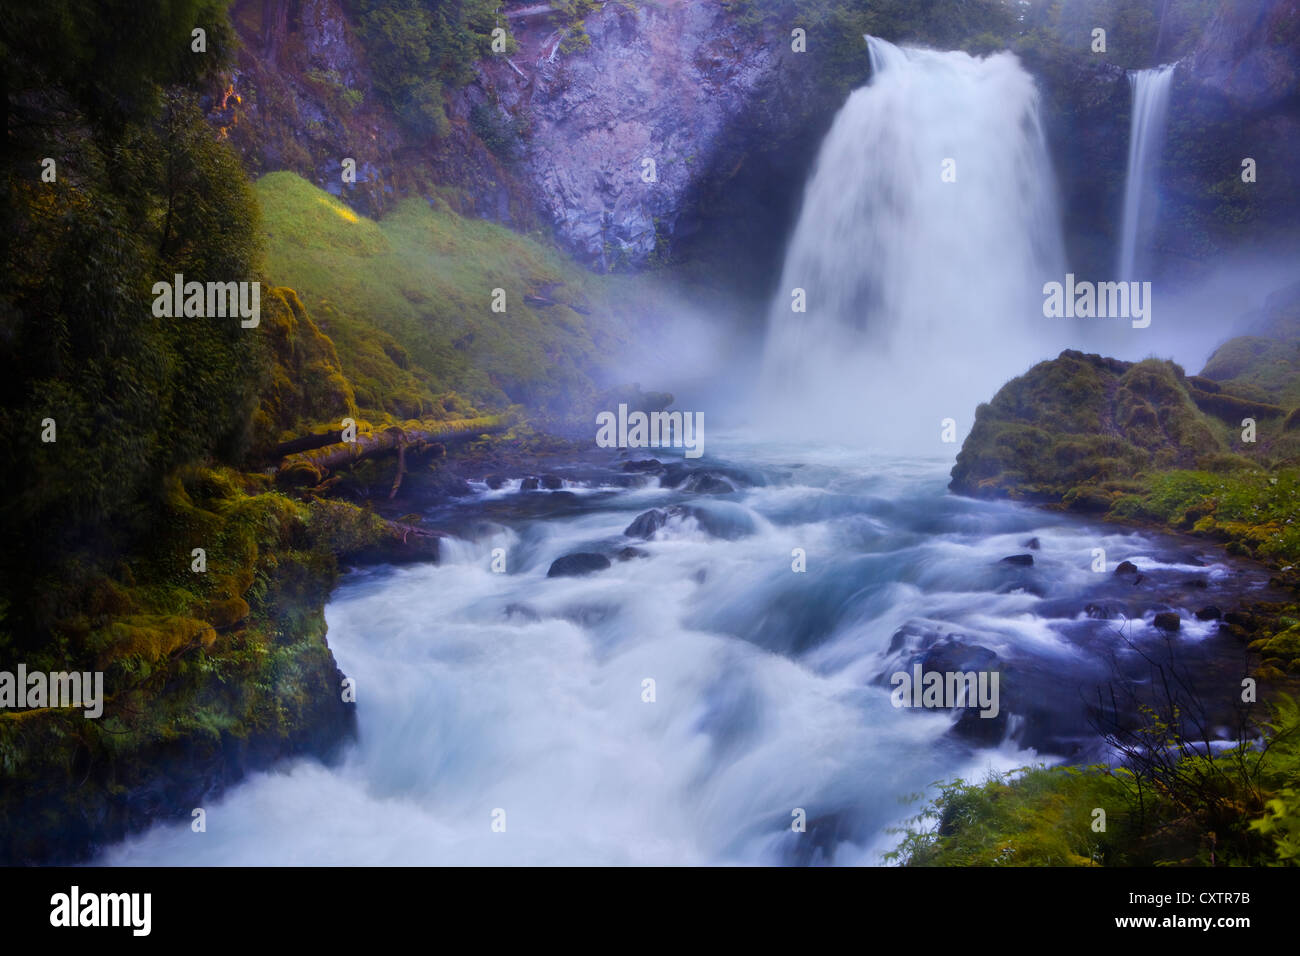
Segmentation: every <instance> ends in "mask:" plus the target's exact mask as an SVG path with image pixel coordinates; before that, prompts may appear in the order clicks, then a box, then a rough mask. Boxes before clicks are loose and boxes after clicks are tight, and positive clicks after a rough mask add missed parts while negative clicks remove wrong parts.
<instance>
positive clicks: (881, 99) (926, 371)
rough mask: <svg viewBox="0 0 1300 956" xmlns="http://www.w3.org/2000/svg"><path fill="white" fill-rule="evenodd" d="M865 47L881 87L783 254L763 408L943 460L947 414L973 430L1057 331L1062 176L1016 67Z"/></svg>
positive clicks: (836, 152)
mask: <svg viewBox="0 0 1300 956" xmlns="http://www.w3.org/2000/svg"><path fill="white" fill-rule="evenodd" d="M867 44H868V47H869V51H870V56H871V64H872V71H873V77H872V80H871V82H870V83H869V84H868V85H867V86H864V87H862V88H861V89H859V90H857V91H855V92H854V93H853V94H852V95H851V96H850V97H849V99H848V101H847V102H846V103H845V105H844V107H843V108H842V109H841V110H840V112H839V115H838V116H837V117H836V119H835V122H834V124H833V125H832V127H831V130H830V132H829V133H828V134H827V136H826V140H825V142H824V143H823V145H822V148H821V152H820V154H819V156H818V159H817V163H816V167H815V169H814V172H813V174H812V176H811V178H810V180H809V182H808V185H807V188H806V193H805V197H804V202H803V208H802V211H801V214H800V217H799V221H798V225H797V226H796V228H795V231H794V234H793V237H792V239H791V242H790V246H789V249H788V251H787V255H786V260H785V266H784V269H783V273H782V279H781V285H780V288H779V290H778V292H777V295H776V298H775V301H774V303H773V305H772V310H771V316H770V331H769V336H768V344H767V350H766V355H765V359H764V372H763V376H762V388H761V394H762V399H760V401H762V402H763V403H764V404H766V405H767V406H768V407H767V408H766V409H765V411H764V418H765V419H766V420H767V421H768V422H769V423H771V424H773V425H775V426H776V429H777V430H779V431H783V432H787V433H788V432H789V429H790V428H791V427H792V426H795V425H796V424H797V427H798V428H799V433H800V434H807V430H808V429H809V428H810V427H814V426H818V425H819V426H823V429H822V430H823V432H824V433H825V434H824V437H832V438H834V439H837V440H854V439H857V440H859V441H861V440H863V439H865V440H867V442H868V443H873V444H877V445H885V444H887V445H888V447H890V448H893V449H897V448H900V447H901V448H910V449H916V448H918V447H925V448H928V449H930V450H935V446H934V442H935V441H936V440H937V436H938V434H939V422H940V420H941V419H943V418H948V417H951V418H954V419H956V420H958V426H959V433H960V432H964V431H965V430H966V429H967V428H969V425H970V421H969V415H970V413H971V411H973V409H974V407H975V405H976V403H977V402H979V401H982V400H984V399H987V397H988V396H989V395H991V394H992V393H993V392H994V391H995V390H996V389H997V387H998V386H999V385H1001V384H1002V383H1003V382H1004V381H1005V380H1006V379H1007V378H1009V377H1010V376H1011V375H1014V374H1017V373H1019V372H1020V371H1022V370H1023V369H1024V367H1025V366H1026V365H1027V364H1029V363H1030V362H1032V361H1034V360H1036V359H1040V358H1042V357H1043V354H1044V352H1045V351H1047V349H1046V348H1045V345H1044V337H1045V336H1049V337H1050V336H1052V335H1054V334H1055V333H1054V331H1053V327H1051V326H1048V325H1045V323H1044V319H1043V315H1042V286H1043V283H1044V282H1045V281H1048V280H1049V279H1051V278H1056V279H1058V280H1059V279H1060V278H1061V274H1062V273H1063V266H1062V259H1063V257H1062V252H1061V245H1062V244H1061V238H1060V221H1059V214H1058V210H1057V206H1056V200H1055V187H1054V178H1053V175H1052V171H1051V164H1050V160H1049V156H1048V152H1047V146H1046V142H1045V139H1044V136H1043V130H1042V126H1041V124H1040V122H1039V116H1038V95H1037V91H1036V88H1035V86H1034V82H1033V79H1032V78H1031V77H1030V76H1029V74H1028V73H1026V72H1025V70H1024V69H1023V68H1022V67H1021V65H1020V63H1019V61H1018V60H1017V59H1016V57H1015V56H1013V55H1012V54H1010V53H999V54H996V55H993V56H989V57H985V58H982V59H977V58H974V57H971V56H969V55H967V54H965V53H961V52H936V51H932V50H921V49H901V48H899V47H897V46H894V45H893V44H890V43H887V42H885V41H883V40H879V39H876V38H874V37H868V38H867ZM796 289H802V290H804V294H805V296H806V312H796V311H794V301H795V300H794V294H795V293H794V290H796ZM1057 328H1059V326H1058V327H1057ZM873 411H874V413H875V414H872V412H873ZM867 417H870V418H871V419H872V424H871V432H870V434H863V431H862V426H861V424H860V422H861V420H862V419H864V418H867ZM952 447H955V446H952Z"/></svg>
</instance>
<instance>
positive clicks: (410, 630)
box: [100, 438, 1240, 865]
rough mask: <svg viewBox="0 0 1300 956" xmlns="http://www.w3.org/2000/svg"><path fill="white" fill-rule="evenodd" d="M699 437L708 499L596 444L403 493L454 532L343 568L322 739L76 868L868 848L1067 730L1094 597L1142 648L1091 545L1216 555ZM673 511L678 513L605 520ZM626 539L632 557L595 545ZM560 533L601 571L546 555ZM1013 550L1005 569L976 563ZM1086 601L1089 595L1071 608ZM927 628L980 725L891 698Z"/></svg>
mask: <svg viewBox="0 0 1300 956" xmlns="http://www.w3.org/2000/svg"><path fill="white" fill-rule="evenodd" d="M712 441H713V443H714V445H713V450H714V451H715V452H717V451H721V452H722V453H723V454H724V456H725V460H724V461H723V462H722V463H719V460H718V459H717V458H715V457H714V456H713V455H710V457H709V458H705V459H702V460H701V461H700V462H698V463H696V465H697V466H698V467H704V468H709V469H710V473H711V474H713V475H724V476H725V475H730V479H729V481H730V482H731V483H733V484H735V485H737V488H736V490H735V491H732V492H730V493H714V494H702V493H697V492H692V491H688V490H685V486H689V485H690V484H691V483H690V482H686V483H684V485H683V486H682V487H678V488H665V487H662V479H661V478H659V477H655V476H652V475H651V476H643V475H636V474H630V473H627V472H623V471H622V470H621V469H620V465H621V462H619V461H616V460H615V459H614V456H613V454H612V453H607V456H606V457H607V464H605V465H590V464H587V465H581V464H579V465H575V466H573V467H570V468H568V469H567V472H562V473H568V474H570V475H579V476H580V477H577V478H574V479H572V480H570V481H568V482H566V484H567V485H568V486H569V487H567V488H566V489H565V490H564V491H560V492H555V491H545V490H539V491H520V490H519V488H518V485H519V483H518V481H512V482H510V483H508V484H507V485H506V486H504V487H502V488H500V489H498V490H496V491H488V490H487V489H486V487H485V486H481V485H480V486H479V487H478V489H477V491H476V494H475V496H474V497H473V498H472V499H462V500H461V501H460V502H459V503H458V504H454V505H450V506H442V507H440V508H438V509H435V510H433V511H431V512H430V514H429V517H428V519H427V520H428V521H430V522H432V523H435V524H436V526H439V527H446V528H450V529H453V530H455V532H456V533H457V534H458V535H459V536H458V537H455V538H452V539H449V540H448V541H447V542H446V547H445V548H444V555H443V560H442V561H441V562H440V563H439V564H436V565H434V564H429V565H420V566H412V567H404V568H381V569H372V570H366V571H361V572H356V573H353V574H352V575H350V576H349V577H348V578H347V579H345V583H344V585H343V586H342V587H341V588H340V589H339V591H338V592H337V593H336V595H335V597H334V599H333V600H332V602H331V603H330V605H329V606H328V609H327V618H328V622H329V640H330V644H331V646H332V647H333V649H334V652H335V654H336V656H337V658H338V662H339V665H340V666H341V668H342V669H343V671H344V672H345V673H346V674H347V675H348V676H350V677H352V678H354V679H355V681H356V686H357V713H358V723H359V737H358V741H357V742H356V743H355V745H353V746H351V747H350V749H349V750H348V751H347V753H346V754H345V755H344V757H343V758H342V760H341V761H340V762H339V763H338V764H337V765H335V766H332V767H326V766H323V765H322V764H320V763H318V762H316V761H313V760H310V759H302V760H299V761H296V762H292V763H289V764H287V765H285V766H283V767H281V768H279V769H278V770H276V771H275V772H270V773H263V774H259V775H256V776H254V777H252V778H250V779H249V780H247V781H246V782H245V783H243V784H242V785H240V786H237V787H235V788H234V789H232V790H231V791H229V792H228V793H227V794H226V795H225V796H224V797H223V798H222V799H220V800H219V801H216V802H214V803H213V805H211V806H209V807H207V808H206V809H207V832H206V833H193V832H191V829H190V826H189V825H188V823H187V822H185V823H179V824H167V825H158V826H155V827H154V828H153V829H152V830H150V831H148V832H146V833H144V834H142V835H139V836H136V837H133V838H131V839H129V840H128V841H126V842H125V843H123V844H121V845H118V846H116V847H114V848H112V849H111V850H109V851H108V852H107V853H106V854H105V855H104V856H103V857H102V858H101V860H100V862H104V863H113V864H142V863H147V864H174V865H185V864H216V865H221V864H507V863H509V864H530V863H531V864H596V863H603V864H638V863H641V864H704V863H736V864H757V863H816V862H834V863H841V864H853V863H875V862H879V861H880V858H881V856H880V855H881V853H882V852H883V851H885V850H887V849H889V848H890V847H892V846H893V845H894V844H895V843H896V842H897V836H896V835H894V834H892V833H890V832H888V831H889V828H891V827H892V826H895V825H897V824H899V823H900V821H902V820H903V819H904V818H906V817H908V816H909V815H910V814H912V813H914V812H915V809H916V807H915V806H914V805H909V804H908V803H907V802H905V800H904V798H905V797H906V796H907V795H909V794H913V793H917V792H920V791H923V790H925V789H926V788H927V786H928V785H929V784H931V783H932V782H933V781H936V780H940V779H945V778H949V777H951V776H955V775H960V776H966V777H972V776H974V777H982V776H983V775H984V774H985V773H986V772H987V771H989V770H1005V769H1009V768H1012V767H1016V766H1021V765H1024V764H1026V763H1030V762H1034V761H1052V760H1055V759H1060V758H1061V757H1063V756H1066V755H1067V751H1072V752H1073V753H1072V755H1073V756H1074V757H1075V758H1076V759H1078V758H1079V757H1081V756H1087V755H1089V754H1090V753H1092V752H1094V751H1095V743H1096V738H1095V735H1094V734H1093V732H1092V730H1091V728H1090V727H1089V726H1088V725H1087V720H1086V716H1085V713H1084V709H1083V707H1082V705H1081V701H1082V699H1083V698H1085V697H1086V696H1087V695H1088V694H1089V693H1090V692H1091V691H1092V688H1093V687H1094V686H1095V685H1097V684H1099V683H1103V682H1105V681H1106V680H1108V679H1109V678H1111V677H1113V676H1114V671H1113V668H1114V667H1115V666H1116V657H1117V656H1118V659H1119V661H1120V666H1122V662H1123V660H1125V659H1127V658H1126V657H1125V655H1128V656H1129V657H1131V656H1132V653H1131V651H1130V650H1129V649H1127V645H1126V642H1125V639H1124V637H1123V636H1121V624H1120V620H1119V618H1118V615H1120V614H1121V613H1126V614H1127V615H1128V616H1129V617H1131V618H1133V620H1132V622H1131V623H1130V624H1129V625H1128V626H1127V628H1126V629H1124V630H1123V632H1122V633H1123V634H1124V635H1127V637H1128V638H1129V639H1130V640H1135V641H1137V642H1139V643H1141V642H1142V641H1147V642H1152V643H1157V642H1158V641H1159V638H1158V636H1157V632H1156V630H1155V629H1154V628H1153V627H1152V626H1151V618H1152V616H1153V614H1154V608H1155V605H1150V602H1149V601H1148V602H1147V603H1148V605H1150V606H1146V607H1143V606H1134V605H1133V604H1132V602H1128V603H1126V599H1125V598H1124V597H1123V593H1124V592H1114V591H1108V590H1107V589H1113V588H1115V587H1117V586H1118V585H1116V584H1115V582H1114V580H1113V579H1114V578H1115V575H1114V574H1113V573H1112V571H1113V568H1114V565H1115V563H1116V562H1117V561H1118V560H1120V559H1122V558H1128V559H1130V560H1132V561H1134V562H1135V563H1136V564H1137V565H1138V567H1139V568H1140V569H1142V570H1143V571H1144V572H1145V574H1146V575H1148V576H1149V577H1151V578H1152V579H1156V578H1159V576H1160V575H1161V574H1164V575H1166V576H1167V577H1168V578H1169V579H1170V580H1174V579H1177V578H1180V577H1186V576H1187V575H1189V574H1196V575H1199V576H1200V578H1201V582H1200V586H1201V587H1202V588H1203V587H1204V586H1205V582H1206V581H1208V582H1209V583H1210V586H1211V587H1214V586H1216V584H1217V583H1218V582H1220V581H1224V580H1226V579H1228V578H1231V577H1232V576H1233V575H1234V574H1238V573H1240V572H1236V571H1234V570H1233V569H1231V568H1228V567H1225V566H1222V565H1216V564H1213V563H1210V564H1204V563H1203V562H1202V561H1201V560H1200V559H1199V558H1197V557H1195V556H1194V555H1191V554H1187V553H1183V552H1180V551H1179V550H1178V549H1179V548H1180V547H1183V546H1184V545H1182V543H1180V542H1172V543H1171V542H1162V541H1153V540H1148V539H1145V538H1143V537H1141V536H1139V535H1135V534H1132V533H1127V532H1122V531H1119V530H1116V529H1114V528H1104V529H1103V528H1097V527H1089V526H1088V525H1086V524H1083V523H1080V522H1078V521H1076V520H1073V519H1069V518H1066V517H1059V516H1054V515H1049V514H1047V513H1044V512H1041V511H1037V510H1033V509H1029V508H1026V507H1022V506H1018V505H1013V504H1006V503H991V502H981V501H974V500H970V499H965V498H960V497H956V496H952V495H949V494H948V493H947V492H946V488H945V486H946V481H947V470H948V467H949V463H948V462H947V461H942V460H924V459H899V458H889V457H880V456H875V455H871V454H869V453H866V452H861V451H858V452H853V451H849V450H840V449H829V448H823V449H820V450H818V449H804V450H802V451H801V453H800V458H799V460H798V461H793V460H791V459H790V457H789V448H788V447H772V446H763V445H757V444H751V443H744V442H739V441H736V440H732V441H724V440H718V439H716V438H715V439H712ZM665 460H666V461H667V460H668V459H665ZM723 480H728V479H726V478H724V479H723ZM629 486H630V487H629ZM714 490H715V491H716V490H717V489H716V487H715V489H714ZM674 504H676V505H686V506H689V507H693V508H697V509H700V510H698V511H697V512H695V513H693V514H685V515H677V516H675V517H671V518H670V519H669V521H668V523H667V524H666V525H665V526H664V527H662V528H661V529H659V530H658V531H657V532H656V533H655V534H654V536H653V537H652V538H651V539H650V540H642V539H639V538H630V537H628V536H626V535H625V534H624V531H625V529H627V528H628V527H629V525H630V524H631V523H632V522H633V521H634V519H635V518H636V517H637V516H638V515H639V514H643V513H644V512H646V511H647V510H650V509H653V508H661V509H662V508H666V507H669V506H672V505H674ZM1035 539H1036V540H1035ZM627 547H634V548H637V549H638V550H639V551H640V552H641V554H638V555H635V556H629V557H627V558H625V559H623V560H619V558H618V554H619V552H620V551H622V550H623V549H624V548H627ZM1097 547H1102V548H1105V549H1106V551H1107V554H1108V555H1110V558H1109V564H1108V566H1107V573H1105V574H1097V573H1095V572H1094V571H1093V570H1092V568H1091V564H1092V553H1093V549H1094V548H1097ZM796 548H800V549H803V551H804V553H805V554H806V567H807V570H806V571H804V572H797V571H795V570H793V569H792V567H793V565H794V563H795V558H793V557H792V554H793V552H794V549H796ZM494 549H503V550H504V555H505V571H504V572H497V571H494V570H493V564H494V556H493V552H494ZM573 552H598V553H604V554H608V555H610V556H611V557H612V558H613V560H612V564H611V566H610V567H609V568H608V569H606V570H603V571H599V572H597V573H593V574H589V575H586V576H580V577H548V576H547V571H548V568H549V567H550V565H551V563H552V562H553V561H554V560H555V559H556V558H558V557H560V556H563V555H566V554H570V553H573ZM499 554H500V553H499V552H498V557H499ZM1017 554H1031V555H1032V556H1033V560H1034V563H1033V565H1032V566H1028V567H1026V566H1023V565H1017V564H1010V563H1007V562H1004V561H1002V560H1001V559H1003V558H1004V557H1007V556H1011V555H1017ZM497 566H500V561H499V560H498V561H497ZM1194 590H1195V589H1194ZM1196 593H1197V594H1199V595H1204V594H1205V591H1204V590H1197V591H1196ZM1116 595H1119V596H1118V597H1117V596H1116ZM1097 600H1102V601H1108V602H1109V604H1108V611H1107V613H1106V614H1104V615H1099V614H1098V613H1097V612H1096V608H1095V606H1094V607H1093V609H1092V611H1091V612H1089V611H1086V610H1085V607H1086V606H1087V605H1088V604H1089V602H1090V601H1097ZM1190 611H1191V608H1190V607H1189V608H1184V609H1182V610H1181V614H1182V617H1183V619H1184V620H1183V626H1182V630H1181V631H1180V633H1179V635H1178V638H1177V642H1178V645H1179V647H1180V648H1181V649H1182V651H1183V652H1184V653H1186V654H1188V655H1195V654H1196V653H1197V652H1198V649H1201V648H1204V647H1205V646H1206V645H1208V644H1212V643H1213V642H1214V641H1216V640H1218V639H1217V638H1215V637H1214V627H1213V624H1212V623H1201V622H1199V621H1197V620H1195V618H1194V617H1193V616H1192V615H1191V613H1190ZM1106 618H1109V619H1106ZM927 640H928V642H929V643H930V648H931V650H930V652H929V653H931V654H932V653H933V652H934V647H935V646H938V647H940V648H942V647H945V646H947V647H949V648H950V650H949V651H948V652H947V658H948V659H950V660H957V661H961V660H973V661H975V662H976V663H975V664H962V663H958V664H957V666H959V667H964V666H977V665H979V666H985V667H991V668H997V669H1000V670H1001V673H1002V687H1001V694H1002V705H1001V706H1002V709H1003V715H1002V717H1003V719H1002V720H1001V721H995V722H993V723H990V724H989V725H988V726H990V727H994V726H995V727H996V733H994V734H993V737H994V738H997V739H980V737H979V735H976V736H975V737H971V736H970V735H968V734H959V733H954V732H953V727H954V713H953V712H949V711H946V710H924V709H909V708H897V707H895V706H893V705H892V704H891V699H890V688H889V686H888V684H887V682H886V679H887V675H888V674H890V673H892V672H895V671H897V670H903V669H907V668H908V667H909V666H910V663H911V662H913V661H916V660H921V659H923V658H924V659H926V660H927V661H928V663H927V667H929V666H937V665H935V663H934V660H933V658H929V657H926V656H925V655H926V654H927V652H926V650H925V645H926V642H927ZM936 641H937V645H936V643H935V642H936ZM954 641H957V643H954ZM954 648H955V649H954ZM981 662H982V664H981ZM647 679H651V680H653V681H654V685H653V690H654V693H653V697H654V699H653V701H652V702H651V701H648V700H646V698H647V697H648V696H649V694H648V693H647V690H646V687H647V685H646V684H645V683H644V682H645V681H646V680H647ZM976 723H980V721H976ZM1035 744H1036V745H1037V746H1034V745H1035ZM1089 748H1092V750H1090V749H1089ZM796 808H802V810H803V811H804V812H805V813H806V816H807V821H808V825H807V832H805V833H796V832H795V831H794V830H793V829H792V820H793V819H794V817H793V816H792V814H793V813H794V812H795V810H796ZM497 811H504V824H505V829H504V832H499V826H500V823H499V821H500V820H501V819H502V815H501V814H500V813H497ZM494 813H496V815H495V817H494ZM494 820H496V821H498V829H497V830H494V828H493V823H494Z"/></svg>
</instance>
